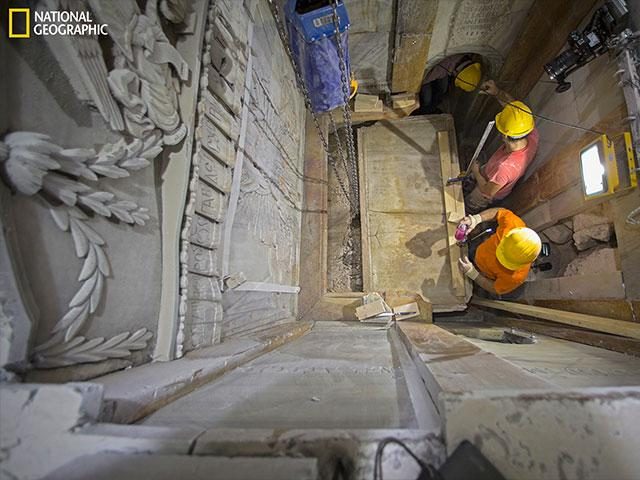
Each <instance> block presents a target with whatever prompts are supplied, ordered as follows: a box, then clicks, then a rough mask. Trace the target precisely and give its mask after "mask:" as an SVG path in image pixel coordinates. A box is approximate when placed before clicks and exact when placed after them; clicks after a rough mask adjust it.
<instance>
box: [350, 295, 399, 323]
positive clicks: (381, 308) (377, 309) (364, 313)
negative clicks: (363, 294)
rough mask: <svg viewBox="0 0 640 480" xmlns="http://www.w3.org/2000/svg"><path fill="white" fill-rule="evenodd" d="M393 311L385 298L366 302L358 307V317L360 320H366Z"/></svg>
mask: <svg viewBox="0 0 640 480" xmlns="http://www.w3.org/2000/svg"><path fill="white" fill-rule="evenodd" d="M391 311H392V310H391V308H390V307H389V306H388V305H387V304H386V303H385V301H384V300H377V301H375V302H371V303H365V304H364V305H360V306H359V307H358V308H356V317H358V320H364V319H366V318H371V317H375V316H376V315H380V314H381V313H390V312H391Z"/></svg>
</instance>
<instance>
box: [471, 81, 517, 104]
mask: <svg viewBox="0 0 640 480" xmlns="http://www.w3.org/2000/svg"><path fill="white" fill-rule="evenodd" d="M480 91H481V92H482V93H486V94H488V95H491V96H494V97H496V100H498V102H500V105H502V106H503V107H504V106H505V105H506V104H507V103H511V102H513V101H515V98H513V97H512V96H511V95H509V94H508V93H507V92H505V91H504V90H501V89H500V88H498V86H497V85H496V82H495V81H493V80H487V81H486V82H484V83H483V84H482V85H480Z"/></svg>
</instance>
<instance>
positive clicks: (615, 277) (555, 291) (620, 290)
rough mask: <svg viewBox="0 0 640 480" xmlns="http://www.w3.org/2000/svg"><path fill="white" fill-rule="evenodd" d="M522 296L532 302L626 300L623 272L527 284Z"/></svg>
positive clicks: (544, 280) (546, 279)
mask: <svg viewBox="0 0 640 480" xmlns="http://www.w3.org/2000/svg"><path fill="white" fill-rule="evenodd" d="M524 285H525V287H524V288H525V290H524V293H523V294H522V297H523V298H526V299H527V301H529V302H530V301H532V300H562V299H571V300H597V299H621V298H624V284H623V283H622V273H621V272H605V273H602V274H598V275H575V276H573V277H557V278H545V279H541V280H535V281H533V282H526V283H525V284H524Z"/></svg>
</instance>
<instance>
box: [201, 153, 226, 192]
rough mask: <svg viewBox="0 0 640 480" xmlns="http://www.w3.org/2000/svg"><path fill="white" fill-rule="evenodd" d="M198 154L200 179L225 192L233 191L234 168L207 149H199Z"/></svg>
mask: <svg viewBox="0 0 640 480" xmlns="http://www.w3.org/2000/svg"><path fill="white" fill-rule="evenodd" d="M196 155H198V156H199V157H200V158H199V159H198V162H199V165H200V169H199V171H198V174H199V176H200V179H201V180H203V181H204V182H206V183H208V184H209V185H211V186H213V187H216V188H217V189H218V190H220V191H222V192H224V193H229V192H230V191H231V178H232V170H231V169H230V168H229V167H228V166H227V165H224V164H223V163H222V162H220V161H219V160H217V159H216V158H214V157H213V156H212V155H210V154H209V153H207V151H206V150H205V149H200V150H198V152H197V153H196Z"/></svg>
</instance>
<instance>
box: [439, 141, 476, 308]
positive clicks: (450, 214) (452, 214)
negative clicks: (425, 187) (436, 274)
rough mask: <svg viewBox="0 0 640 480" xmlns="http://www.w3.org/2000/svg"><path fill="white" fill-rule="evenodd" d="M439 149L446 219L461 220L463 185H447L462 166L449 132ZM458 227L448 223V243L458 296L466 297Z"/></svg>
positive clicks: (453, 278)
mask: <svg viewBox="0 0 640 480" xmlns="http://www.w3.org/2000/svg"><path fill="white" fill-rule="evenodd" d="M438 148H439V149H440V168H441V171H442V193H443V196H444V209H445V213H446V215H445V218H447V219H449V218H454V219H456V220H457V219H460V218H462V217H464V199H463V197H462V184H461V183H454V184H453V185H447V179H448V178H451V177H456V176H458V174H459V170H460V166H459V163H458V157H457V155H456V156H455V157H454V156H453V155H452V154H451V152H452V150H454V149H452V148H451V141H450V138H449V132H448V131H446V130H445V131H442V132H438ZM456 229H457V225H456V224H455V223H453V222H447V241H448V242H449V261H450V264H451V276H452V281H453V287H454V289H455V291H456V295H458V296H459V297H464V296H465V295H466V281H465V276H464V275H463V274H462V272H461V271H460V269H459V268H458V260H459V259H460V256H461V254H460V247H459V246H458V242H456V238H455V233H456ZM469 292H471V289H469Z"/></svg>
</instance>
